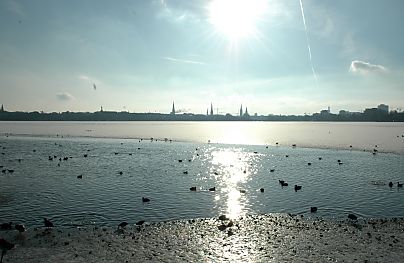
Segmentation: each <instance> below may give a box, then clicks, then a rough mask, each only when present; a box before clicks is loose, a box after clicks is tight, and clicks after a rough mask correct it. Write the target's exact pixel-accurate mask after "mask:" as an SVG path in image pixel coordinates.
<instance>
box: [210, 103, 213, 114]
mask: <svg viewBox="0 0 404 263" xmlns="http://www.w3.org/2000/svg"><path fill="white" fill-rule="evenodd" d="M210 115H213V105H212V102H211V103H210Z"/></svg>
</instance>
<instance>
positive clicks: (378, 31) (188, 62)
mask: <svg viewBox="0 0 404 263" xmlns="http://www.w3.org/2000/svg"><path fill="white" fill-rule="evenodd" d="M246 2H247V4H246ZM302 5H303V11H304V15H305V20H303V19H302V10H301V5H300V1H299V0H217V1H210V0H192V1H190V0H131V1H109V0H108V1H103V0H94V1H86V0H82V1H75V0H72V1H57V0H47V1H46V0H36V1H32V0H26V1H23V0H0V32H1V35H0V104H1V103H3V104H4V106H5V108H6V110H10V111H13V110H24V111H25V110H27V111H31V110H43V111H47V112H51V111H66V110H70V111H96V110H99V108H100V106H101V105H102V106H103V107H104V109H106V110H116V111H121V110H129V111H130V112H133V111H135V112H149V111H150V112H169V111H170V110H171V105H172V102H173V101H175V104H176V108H177V110H182V111H188V112H195V113H205V112H206V109H207V108H208V107H209V106H210V103H211V102H212V103H213V106H214V108H215V111H216V108H218V111H219V113H227V112H229V113H232V114H236V113H237V112H238V109H239V107H240V104H241V103H242V104H243V105H246V106H247V107H248V110H249V112H250V113H255V112H257V113H258V114H269V113H274V114H280V113H284V114H303V113H313V112H318V111H320V110H321V109H325V108H327V107H328V106H330V107H331V111H332V112H338V110H340V109H346V110H351V111H360V110H362V109H364V108H365V107H374V106H377V105H378V104H380V103H386V104H388V105H390V107H391V108H392V109H394V108H401V107H402V108H403V109H404V50H403V48H404V27H403V25H404V15H403V11H404V1H402V0H354V1H353V0H338V1H334V0H302ZM304 22H305V23H304ZM305 24H306V28H307V37H306V31H305ZM307 40H308V41H307ZM308 44H309V45H310V46H308ZM309 48H310V50H311V58H312V60H311V61H310V55H309ZM311 62H312V63H311ZM313 69H314V72H313ZM313 73H314V74H313ZM93 84H95V85H96V89H94V87H93Z"/></svg>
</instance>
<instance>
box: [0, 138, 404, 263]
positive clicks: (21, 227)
mask: <svg viewBox="0 0 404 263" xmlns="http://www.w3.org/2000/svg"><path fill="white" fill-rule="evenodd" d="M150 140H151V141H154V140H155V139H153V138H150ZM139 141H141V140H139ZM164 141H165V142H172V140H168V139H167V138H165V139H164ZM121 144H122V143H121ZM276 145H277V146H278V145H279V144H278V143H276ZM59 146H60V145H59ZM1 147H2V146H0V148H1ZM292 147H293V148H295V147H297V145H296V144H292ZM266 148H268V146H266ZM350 148H352V145H350ZM376 148H377V145H376V146H375V148H374V149H373V151H372V154H374V155H375V154H377V152H378V150H377V149H376ZM2 149H6V147H4V146H3V147H2ZM138 149H140V147H139V148H138ZM197 150H198V148H197V149H196V151H197ZM32 151H33V152H36V150H35V149H33V150H32ZM87 151H90V150H87ZM254 153H255V154H257V153H258V152H254ZM118 154H119V152H114V155H118ZM2 155H5V153H4V152H2ZM129 155H132V153H129ZM82 156H83V158H87V157H88V153H85V154H83V155H82ZM197 156H199V154H197ZM285 157H286V158H288V157H289V155H285ZM71 158H73V157H71V156H57V155H49V156H48V160H49V161H53V160H58V161H59V163H58V164H57V165H58V166H60V165H61V163H62V161H68V160H69V159H71ZM322 159H323V158H322V157H318V160H320V161H321V160H322ZM185 160H188V162H191V161H192V159H185ZM21 161H22V159H18V162H21ZM178 162H179V163H182V162H183V159H179V160H178ZM337 163H338V165H342V164H343V162H342V161H341V160H337ZM307 165H308V166H311V165H312V163H311V162H308V163H307ZM0 168H1V169H2V170H1V172H2V173H3V174H5V173H8V174H13V173H14V169H10V168H5V167H4V166H3V165H0ZM269 172H270V173H274V172H275V169H273V168H272V169H270V170H269ZM244 173H246V171H245V170H244ZM118 174H119V175H122V174H123V172H122V171H118ZM183 174H188V171H184V172H183ZM214 174H215V175H219V173H218V172H214ZM82 178H83V175H82V174H80V175H77V179H82ZM278 182H279V184H280V186H281V187H287V186H289V184H288V183H287V182H286V181H285V180H282V179H279V180H278ZM388 186H389V187H390V188H391V187H393V186H394V184H393V182H389V183H388ZM397 187H398V188H402V187H403V183H400V182H397ZM293 189H294V191H295V192H297V191H300V190H302V185H297V184H295V185H294V187H293ZM189 190H190V191H192V192H195V191H197V190H198V187H197V186H191V187H190V188H189ZM207 190H208V191H210V192H214V191H216V186H213V187H210V188H208V189H207ZM239 191H240V193H246V191H245V190H244V189H241V190H239ZM259 191H260V192H261V193H264V192H265V189H264V188H260V189H259ZM142 202H143V203H149V202H151V200H150V198H148V197H142ZM317 211H318V208H317V207H315V206H312V207H310V212H311V213H315V212H317ZM224 218H226V216H225V215H223V216H221V217H219V219H220V220H224ZM348 218H349V219H351V220H357V216H356V215H354V214H348ZM226 219H227V218H226ZM43 222H44V226H45V227H46V228H48V229H49V228H53V227H54V224H53V223H52V222H51V221H50V220H49V219H47V218H44V220H43ZM144 223H145V221H144V220H140V221H138V222H136V225H142V224H144ZM12 224H13V223H12V222H9V223H2V224H1V225H0V229H1V230H12V229H13V227H12ZM127 225H128V223H127V222H121V223H120V224H119V225H118V229H121V230H122V229H123V228H125V227H126V226H127ZM14 229H15V230H17V231H18V232H19V233H20V234H21V233H23V232H25V231H26V227H25V226H24V225H23V224H15V225H14ZM0 247H1V249H2V257H3V254H4V253H5V252H4V251H7V250H9V249H12V248H13V247H14V244H12V243H9V242H8V241H6V240H4V239H2V238H0ZM0 262H1V261H0Z"/></svg>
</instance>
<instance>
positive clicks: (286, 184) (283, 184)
mask: <svg viewBox="0 0 404 263" xmlns="http://www.w3.org/2000/svg"><path fill="white" fill-rule="evenodd" d="M288 185H289V184H288V183H281V186H282V187H283V186H288Z"/></svg>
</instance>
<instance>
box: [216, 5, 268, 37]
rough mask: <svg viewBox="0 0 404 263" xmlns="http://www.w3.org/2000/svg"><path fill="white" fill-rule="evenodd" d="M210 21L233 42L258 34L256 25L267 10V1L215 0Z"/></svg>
mask: <svg viewBox="0 0 404 263" xmlns="http://www.w3.org/2000/svg"><path fill="white" fill-rule="evenodd" d="M208 10H209V21H210V22H211V23H212V24H213V25H214V26H215V28H216V29H217V30H218V31H219V32H221V33H223V34H224V35H226V36H227V37H228V38H230V39H231V40H237V39H239V38H242V37H247V36H250V35H253V34H255V33H256V31H257V29H256V24H257V21H258V19H259V18H260V16H262V15H263V14H264V12H265V10H266V1H265V0H213V1H212V2H211V3H210V5H209V7H208Z"/></svg>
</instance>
